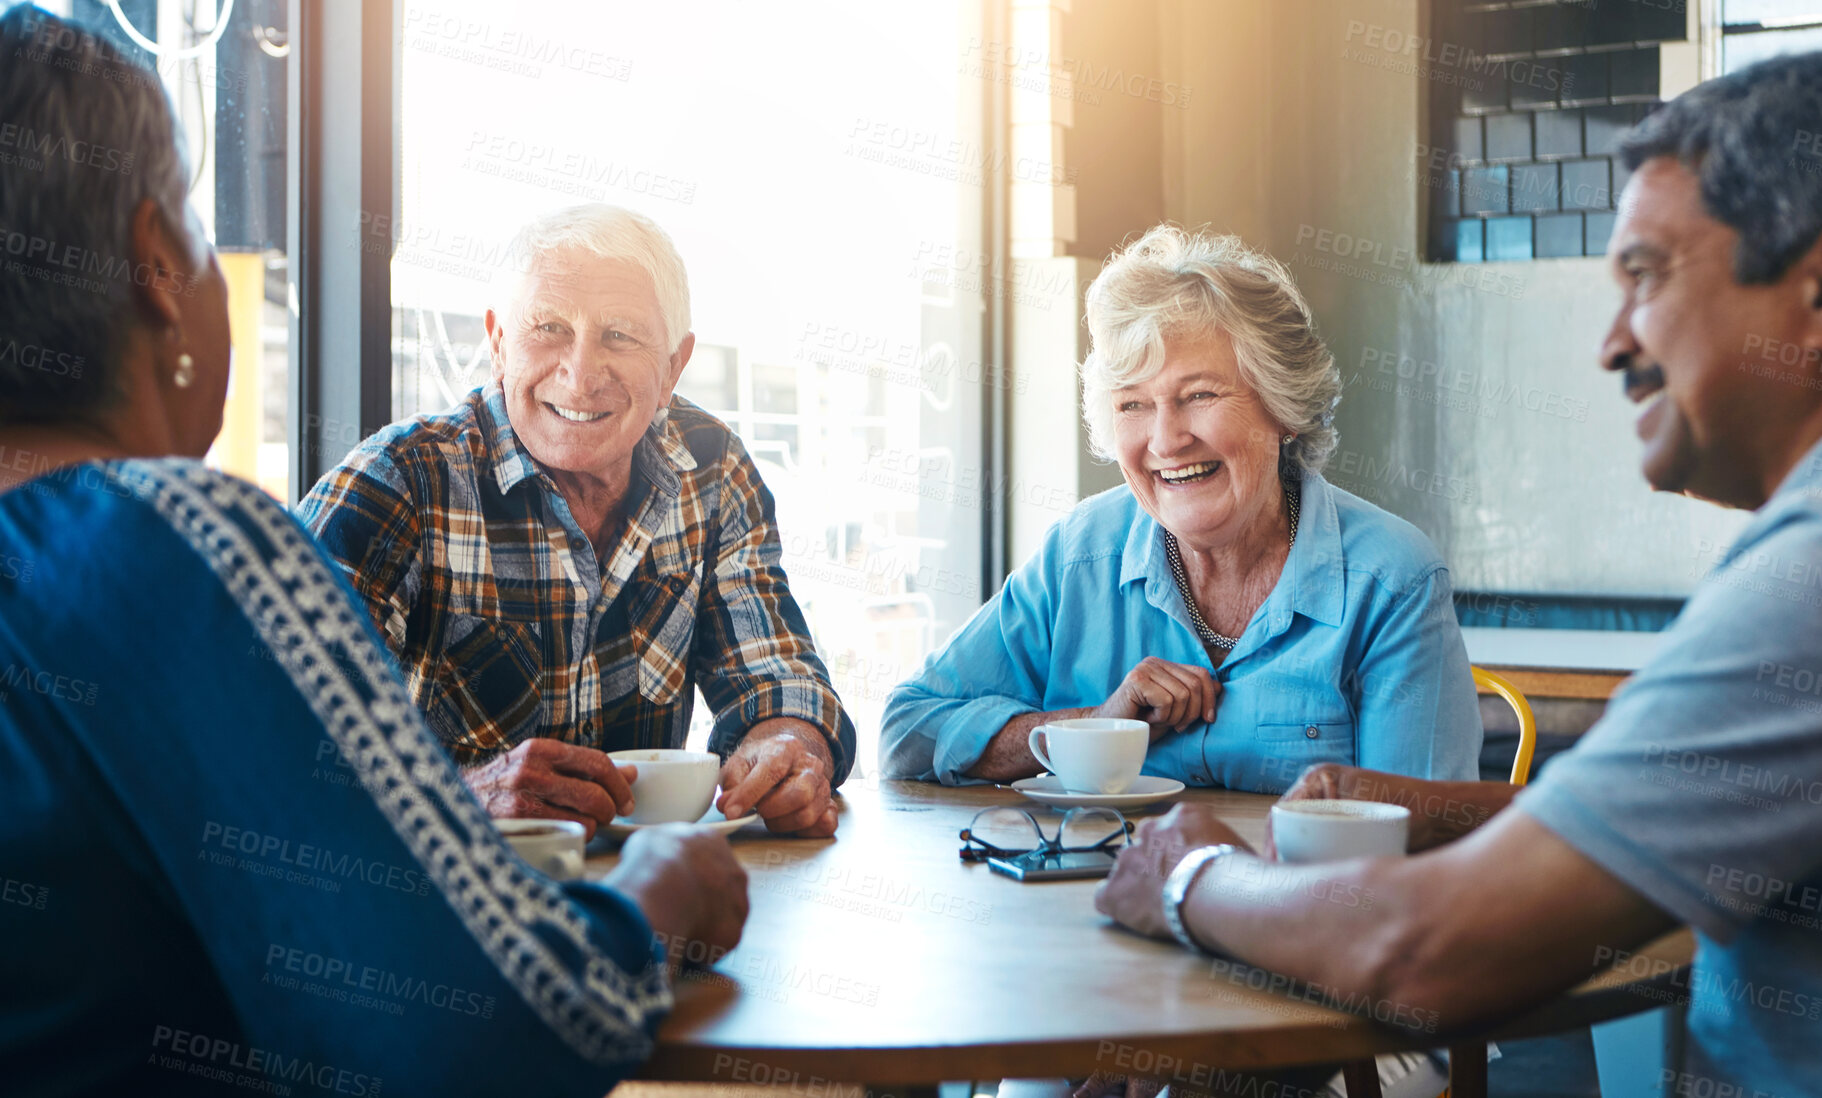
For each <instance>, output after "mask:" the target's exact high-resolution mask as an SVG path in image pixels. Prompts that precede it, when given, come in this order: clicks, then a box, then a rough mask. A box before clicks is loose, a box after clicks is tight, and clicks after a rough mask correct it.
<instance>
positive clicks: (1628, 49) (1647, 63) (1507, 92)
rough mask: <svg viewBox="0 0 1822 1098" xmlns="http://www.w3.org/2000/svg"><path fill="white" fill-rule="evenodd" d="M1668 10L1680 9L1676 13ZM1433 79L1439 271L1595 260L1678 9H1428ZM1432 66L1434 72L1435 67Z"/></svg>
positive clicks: (1430, 154) (1438, 4)
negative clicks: (1619, 152) (1444, 70)
mask: <svg viewBox="0 0 1822 1098" xmlns="http://www.w3.org/2000/svg"><path fill="white" fill-rule="evenodd" d="M1673 5H1674V7H1675V9H1676V10H1671V8H1672V6H1673ZM1431 10H1432V21H1433V27H1432V30H1433V34H1432V39H1431V42H1430V43H1429V44H1428V46H1427V49H1428V50H1429V52H1430V53H1431V55H1432V56H1433V57H1435V58H1437V59H1444V60H1448V61H1449V63H1450V75H1451V79H1448V80H1446V81H1436V82H1435V84H1436V85H1437V88H1438V90H1437V91H1435V92H1434V93H1433V94H1432V98H1431V101H1430V110H1431V118H1432V123H1431V143H1430V147H1428V148H1427V149H1424V150H1422V152H1423V156H1422V163H1421V164H1420V165H1419V171H1420V173H1421V177H1422V178H1423V180H1424V182H1425V184H1426V186H1427V188H1428V190H1429V193H1430V194H1431V195H1433V196H1434V198H1433V204H1432V207H1431V211H1430V218H1429V224H1430V244H1429V256H1430V258H1431V259H1432V260H1435V261H1439V262H1460V263H1480V262H1485V261H1490V260H1515V259H1533V258H1538V259H1543V258H1549V257H1553V256H1577V255H1600V254H1601V253H1602V252H1603V251H1604V250H1605V249H1606V246H1607V237H1608V235H1609V234H1611V232H1612V231H1613V208H1614V197H1615V196H1616V195H1617V194H1618V193H1619V191H1620V188H1622V187H1623V186H1625V183H1626V177H1625V168H1624V166H1623V165H1622V164H1620V162H1619V160H1618V158H1617V157H1616V156H1615V155H1614V153H1615V147H1616V144H1617V142H1618V139H1619V135H1620V134H1621V133H1623V132H1624V131H1625V130H1626V128H1627V127H1629V126H1630V125H1632V123H1634V122H1636V121H1637V120H1638V119H1639V118H1641V117H1643V115H1644V113H1645V112H1646V111H1647V110H1649V109H1650V107H1651V105H1652V104H1653V103H1655V102H1656V101H1657V93H1658V86H1659V80H1658V47H1657V45H1656V43H1657V42H1659V41H1665V40H1670V39H1679V38H1682V37H1683V31H1684V25H1685V16H1684V14H1683V12H1682V10H1681V0H1596V2H1593V3H1590V2H1587V0H1574V2H1558V0H1524V2H1519V3H1501V4H1485V3H1468V2H1465V0H1435V3H1434V4H1433V6H1432V9H1431ZM1433 67H1434V66H1433Z"/></svg>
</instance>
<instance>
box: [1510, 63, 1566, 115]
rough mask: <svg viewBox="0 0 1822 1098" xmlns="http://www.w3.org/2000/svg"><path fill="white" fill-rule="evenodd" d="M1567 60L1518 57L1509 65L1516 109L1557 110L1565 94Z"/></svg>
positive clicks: (1513, 102) (1513, 101) (1513, 103)
mask: <svg viewBox="0 0 1822 1098" xmlns="http://www.w3.org/2000/svg"><path fill="white" fill-rule="evenodd" d="M1562 62H1563V59H1562V58H1560V57H1539V58H1529V57H1516V58H1513V59H1512V60H1511V61H1508V62H1506V82H1507V83H1508V84H1510V85H1511V87H1512V105H1513V106H1514V107H1554V106H1556V101H1557V100H1558V99H1559V98H1561V96H1562V94H1563V75H1564V74H1563V64H1562Z"/></svg>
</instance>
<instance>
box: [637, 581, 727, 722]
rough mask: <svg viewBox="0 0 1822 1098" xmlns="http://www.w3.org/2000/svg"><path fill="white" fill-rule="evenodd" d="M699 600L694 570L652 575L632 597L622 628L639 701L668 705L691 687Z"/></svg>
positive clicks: (699, 585) (700, 590)
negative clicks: (630, 647)
mask: <svg viewBox="0 0 1822 1098" xmlns="http://www.w3.org/2000/svg"><path fill="white" fill-rule="evenodd" d="M701 600H702V577H701V575H700V574H698V573H695V572H688V573H673V574H670V575H661V576H657V577H655V578H653V579H650V580H647V581H646V582H644V583H641V584H640V585H639V587H638V590H637V591H635V592H634V593H633V598H632V600H631V601H630V602H629V603H628V605H627V627H628V632H629V633H630V634H631V639H632V642H633V653H634V656H635V657H636V658H637V660H638V671H639V695H640V697H643V698H645V699H646V700H647V701H650V702H654V703H656V704H658V705H669V704H671V703H672V702H674V701H676V700H677V697H678V695H680V694H682V693H683V690H684V688H685V687H686V686H689V685H691V681H690V674H689V671H690V652H691V650H692V649H693V648H694V647H695V644H696V611H697V609H698V604H699V603H700V602H701ZM735 643H736V644H738V643H739V642H738V639H736V640H735Z"/></svg>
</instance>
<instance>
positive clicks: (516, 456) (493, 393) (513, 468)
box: [480, 381, 696, 496]
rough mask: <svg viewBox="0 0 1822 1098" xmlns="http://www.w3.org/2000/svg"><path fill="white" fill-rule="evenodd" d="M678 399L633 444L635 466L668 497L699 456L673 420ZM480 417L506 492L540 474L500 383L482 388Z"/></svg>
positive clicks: (679, 487)
mask: <svg viewBox="0 0 1822 1098" xmlns="http://www.w3.org/2000/svg"><path fill="white" fill-rule="evenodd" d="M678 399H679V398H676V397H673V398H672V399H671V404H670V407H667V408H663V409H660V410H659V412H658V415H657V416H656V417H654V418H653V420H652V425H651V426H650V427H648V428H646V431H645V435H644V436H643V437H641V438H640V439H639V444H638V445H637V446H635V447H633V469H634V470H636V471H638V472H640V473H642V474H643V475H644V476H645V478H646V479H647V480H649V481H651V482H652V484H653V486H655V487H656V488H657V489H658V490H659V491H660V492H663V493H664V494H665V495H668V496H676V495H678V494H679V493H680V492H681V491H682V489H683V482H682V480H681V478H679V477H678V475H677V474H678V473H680V472H681V473H687V472H690V471H691V470H693V469H695V468H696V456H695V455H694V454H692V453H690V448H689V447H688V446H686V445H685V444H684V441H683V432H681V431H679V430H678V429H677V426H676V424H674V423H672V422H671V411H672V409H674V408H676V407H677V404H678ZM480 417H481V431H482V435H483V436H484V437H485V438H486V439H487V449H488V452H489V454H490V455H491V457H492V459H493V473H494V479H495V480H497V481H498V482H499V484H500V493H501V494H502V495H504V494H506V493H508V492H510V491H512V490H513V488H514V487H516V486H517V485H518V484H519V482H520V481H523V480H526V479H527V478H530V477H534V476H536V475H537V473H538V467H537V465H536V463H534V462H533V461H532V459H531V454H530V452H529V451H527V450H526V449H525V447H524V446H522V445H521V444H520V443H519V436H518V435H517V434H515V433H514V432H513V429H512V421H511V420H510V419H508V418H507V415H506V393H505V390H503V389H501V388H500V383H499V382H497V381H495V382H490V383H488V385H487V386H486V388H484V389H482V390H481V401H480Z"/></svg>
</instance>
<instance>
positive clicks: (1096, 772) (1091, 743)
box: [1025, 717, 1151, 793]
mask: <svg viewBox="0 0 1822 1098" xmlns="http://www.w3.org/2000/svg"><path fill="white" fill-rule="evenodd" d="M1040 741H1042V743H1041V744H1040ZM1025 742H1026V745H1027V746H1029V747H1030V748H1031V754H1032V756H1033V757H1034V758H1036V759H1037V761H1038V762H1040V763H1042V764H1043V765H1044V769H1046V770H1048V771H1050V772H1051V773H1052V774H1055V775H1056V776H1057V780H1058V781H1060V782H1062V783H1063V788H1064V789H1067V790H1068V791H1069V792H1071V793H1124V792H1126V791H1127V790H1128V789H1130V788H1132V783H1133V782H1135V781H1137V780H1138V778H1139V771H1140V770H1141V769H1143V768H1144V766H1145V751H1146V749H1147V748H1149V747H1150V746H1151V726H1150V725H1148V724H1146V723H1145V722H1144V721H1131V720H1121V719H1118V718H1106V717H1081V718H1078V719H1076V720H1067V721H1051V722H1050V723H1049V724H1044V725H1039V726H1038V727H1036V728H1034V729H1032V730H1031V735H1030V736H1028V737H1026V740H1025Z"/></svg>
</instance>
